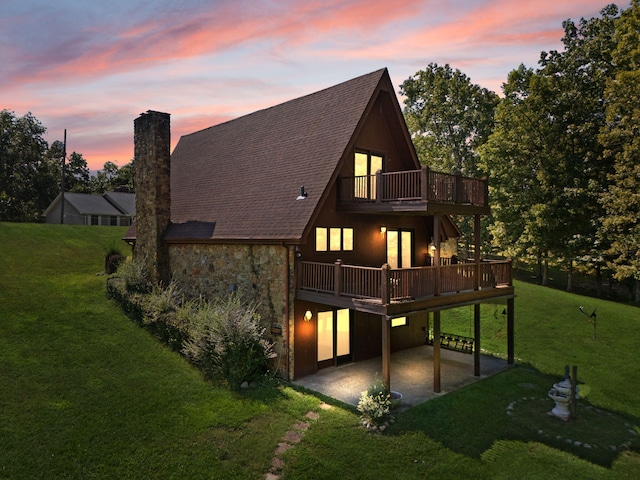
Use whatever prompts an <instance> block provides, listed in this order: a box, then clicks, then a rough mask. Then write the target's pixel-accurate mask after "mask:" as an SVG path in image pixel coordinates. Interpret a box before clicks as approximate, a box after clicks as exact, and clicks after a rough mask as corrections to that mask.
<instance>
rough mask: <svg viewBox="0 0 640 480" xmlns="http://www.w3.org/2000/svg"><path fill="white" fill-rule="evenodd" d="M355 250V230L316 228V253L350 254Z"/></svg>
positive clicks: (348, 228)
mask: <svg viewBox="0 0 640 480" xmlns="http://www.w3.org/2000/svg"><path fill="white" fill-rule="evenodd" d="M352 250H353V228H350V227H330V228H327V227H316V252H350V251H352Z"/></svg>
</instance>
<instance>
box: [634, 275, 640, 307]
mask: <svg viewBox="0 0 640 480" xmlns="http://www.w3.org/2000/svg"><path fill="white" fill-rule="evenodd" d="M634 283H635V294H634V297H635V302H636V303H640V278H636V279H635V282H634Z"/></svg>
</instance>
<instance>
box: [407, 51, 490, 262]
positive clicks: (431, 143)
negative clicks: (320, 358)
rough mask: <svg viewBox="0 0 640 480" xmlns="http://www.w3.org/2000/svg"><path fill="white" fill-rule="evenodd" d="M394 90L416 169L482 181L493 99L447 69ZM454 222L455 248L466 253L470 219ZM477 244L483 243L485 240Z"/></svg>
mask: <svg viewBox="0 0 640 480" xmlns="http://www.w3.org/2000/svg"><path fill="white" fill-rule="evenodd" d="M400 88H401V90H400V93H401V94H402V95H405V96H406V98H405V100H404V105H405V107H404V115H405V119H406V122H407V126H408V128H409V132H410V133H411V136H412V138H413V143H414V145H415V147H416V152H417V153H418V157H419V159H420V163H422V164H423V165H427V166H429V167H430V168H433V169H435V170H438V171H441V172H449V173H462V174H464V175H467V176H480V175H482V173H483V172H481V170H480V168H479V167H478V160H479V156H478V148H479V147H480V146H481V145H482V144H483V143H485V142H486V140H487V138H488V137H489V134H490V133H491V131H492V129H493V115H494V109H495V107H496V105H497V104H498V101H499V98H498V96H497V95H496V94H495V93H494V92H492V91H490V90H487V89H486V88H482V87H480V86H479V85H474V84H472V83H471V80H470V79H469V78H468V77H467V76H466V75H465V74H464V73H462V72H461V71H460V70H455V71H454V70H453V69H452V68H451V67H450V66H449V65H448V64H447V65H445V66H443V67H441V66H439V65H437V64H435V63H430V64H429V65H428V66H427V68H426V69H425V70H420V71H418V72H417V73H416V74H415V75H413V76H412V77H410V78H408V79H407V80H405V81H404V82H403V83H402V85H401V86H400ZM456 222H457V223H458V226H459V227H460V230H461V232H462V238H461V243H462V244H463V245H464V246H465V247H466V248H467V249H468V248H469V245H471V244H472V243H473V242H472V238H473V226H472V219H471V218H470V217H457V218H456ZM482 231H483V232H485V231H486V229H483V230H482ZM483 240H486V241H487V243H488V238H487V239H483ZM483 243H484V242H483Z"/></svg>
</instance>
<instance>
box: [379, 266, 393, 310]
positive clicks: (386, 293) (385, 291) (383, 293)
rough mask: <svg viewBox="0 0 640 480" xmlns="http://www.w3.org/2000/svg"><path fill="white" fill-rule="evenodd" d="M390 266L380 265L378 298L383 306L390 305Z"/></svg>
mask: <svg viewBox="0 0 640 480" xmlns="http://www.w3.org/2000/svg"><path fill="white" fill-rule="evenodd" d="M390 279H391V266H390V265H389V264H388V263H385V264H384V265H382V279H381V280H380V283H381V285H380V298H382V304H383V305H389V304H390V303H391V286H390Z"/></svg>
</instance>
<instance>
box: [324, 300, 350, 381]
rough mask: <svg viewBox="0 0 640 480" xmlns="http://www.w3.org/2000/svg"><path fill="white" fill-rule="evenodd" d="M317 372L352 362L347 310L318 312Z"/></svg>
mask: <svg viewBox="0 0 640 480" xmlns="http://www.w3.org/2000/svg"><path fill="white" fill-rule="evenodd" d="M317 337H318V370H320V369H323V368H327V367H333V366H337V365H341V364H343V363H347V362H350V361H351V360H352V354H351V313H350V311H349V310H348V309H340V310H328V311H324V312H318V329H317Z"/></svg>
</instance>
